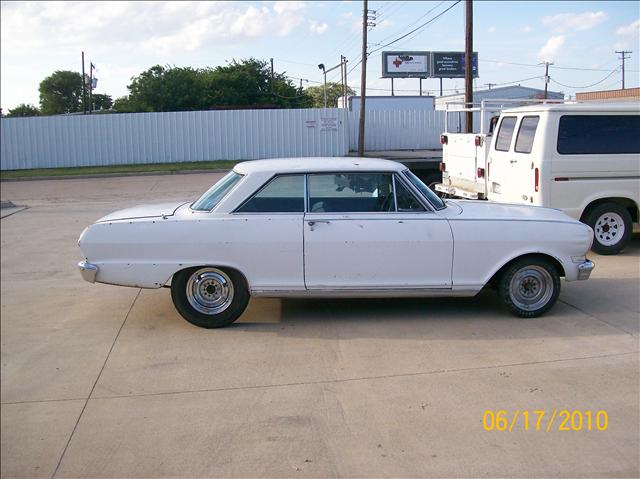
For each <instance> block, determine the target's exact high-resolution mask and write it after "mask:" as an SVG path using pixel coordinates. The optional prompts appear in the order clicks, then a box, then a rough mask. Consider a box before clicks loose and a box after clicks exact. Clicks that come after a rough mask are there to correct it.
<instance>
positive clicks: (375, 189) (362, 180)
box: [309, 173, 395, 213]
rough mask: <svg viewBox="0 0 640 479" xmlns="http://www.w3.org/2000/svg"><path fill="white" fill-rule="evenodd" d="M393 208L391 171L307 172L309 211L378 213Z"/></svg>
mask: <svg viewBox="0 0 640 479" xmlns="http://www.w3.org/2000/svg"><path fill="white" fill-rule="evenodd" d="M383 211H395V199H394V194H393V179H392V176H391V174H390V173H335V174H334V173H331V174H320V173H318V174H312V175H309V212H311V213H377V212H383Z"/></svg>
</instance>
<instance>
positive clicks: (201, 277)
mask: <svg viewBox="0 0 640 479" xmlns="http://www.w3.org/2000/svg"><path fill="white" fill-rule="evenodd" d="M186 290H187V291H186V292H187V300H188V301H189V304H190V305H191V306H192V307H193V309H195V310H196V311H199V312H200V313H203V314H218V313H221V312H222V311H224V310H225V309H227V308H228V307H229V305H230V304H231V302H232V301H233V283H232V282H231V279H230V278H229V276H227V274H226V273H225V272H224V271H221V270H219V269H216V268H201V269H199V270H197V271H196V272H194V273H193V274H192V275H191V276H190V277H189V280H188V281H187V286H186Z"/></svg>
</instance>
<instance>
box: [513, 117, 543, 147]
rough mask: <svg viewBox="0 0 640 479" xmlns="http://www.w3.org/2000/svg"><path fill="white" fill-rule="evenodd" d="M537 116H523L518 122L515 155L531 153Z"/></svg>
mask: <svg viewBox="0 0 640 479" xmlns="http://www.w3.org/2000/svg"><path fill="white" fill-rule="evenodd" d="M538 121H540V117H539V116H525V117H524V118H522V121H521V122H520V128H518V136H517V137H516V153H531V149H532V148H533V139H534V138H535V136H536V129H537V128H538Z"/></svg>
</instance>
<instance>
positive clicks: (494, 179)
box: [487, 115, 541, 204]
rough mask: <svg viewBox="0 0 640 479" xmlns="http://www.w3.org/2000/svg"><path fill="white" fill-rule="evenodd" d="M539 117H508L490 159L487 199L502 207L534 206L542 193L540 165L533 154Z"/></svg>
mask: <svg viewBox="0 0 640 479" xmlns="http://www.w3.org/2000/svg"><path fill="white" fill-rule="evenodd" d="M539 121H540V117H539V116H538V115H523V116H519V115H505V116H504V117H503V118H502V119H501V121H500V125H499V127H498V132H497V134H496V137H495V140H494V142H493V144H492V145H491V150H490V152H489V157H488V160H487V162H488V172H489V174H488V197H489V199H490V200H493V201H498V202H500V203H528V204H533V203H534V201H535V197H536V196H537V195H536V193H538V191H539V189H540V180H541V176H540V165H538V164H537V163H536V162H534V161H533V159H532V158H533V155H532V154H531V152H532V151H533V148H534V140H535V137H536V130H537V128H538V123H539Z"/></svg>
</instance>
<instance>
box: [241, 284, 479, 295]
mask: <svg viewBox="0 0 640 479" xmlns="http://www.w3.org/2000/svg"><path fill="white" fill-rule="evenodd" d="M481 289H482V288H481V287H480V288H477V289H475V288H474V289H466V288H465V289H451V288H428V289H425V288H407V289H351V290H345V289H315V290H304V289H302V290H275V289H270V290H266V289H252V290H251V296H254V297H262V298H411V297H418V298H427V297H436V298H438V297H442V298H444V297H469V296H475V295H476V294H478V292H479V291H480V290H481Z"/></svg>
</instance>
